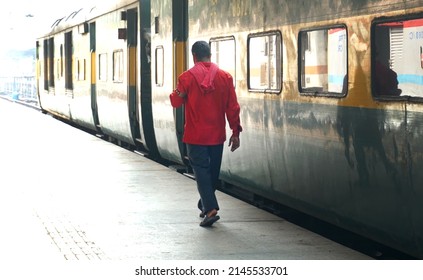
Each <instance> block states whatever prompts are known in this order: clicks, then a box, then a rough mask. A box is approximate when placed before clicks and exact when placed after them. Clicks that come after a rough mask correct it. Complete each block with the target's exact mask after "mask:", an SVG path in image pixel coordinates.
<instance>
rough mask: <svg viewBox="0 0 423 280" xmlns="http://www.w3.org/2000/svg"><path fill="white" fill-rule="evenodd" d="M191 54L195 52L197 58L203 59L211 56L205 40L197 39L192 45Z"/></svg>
mask: <svg viewBox="0 0 423 280" xmlns="http://www.w3.org/2000/svg"><path fill="white" fill-rule="evenodd" d="M191 52H192V54H195V56H196V57H197V59H203V58H206V57H210V56H211V51H210V46H209V44H208V43H207V42H206V41H197V42H195V43H194V45H192V48H191Z"/></svg>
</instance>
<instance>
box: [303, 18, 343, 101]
mask: <svg viewBox="0 0 423 280" xmlns="http://www.w3.org/2000/svg"><path fill="white" fill-rule="evenodd" d="M339 28H342V29H344V30H345V41H344V46H345V47H346V50H344V52H345V56H346V58H345V72H346V73H345V75H344V79H343V87H342V90H341V92H334V91H329V89H328V90H327V91H323V90H322V91H320V92H319V91H316V90H313V89H314V88H315V87H314V88H311V89H308V90H307V88H305V87H303V68H304V67H305V64H304V61H305V59H304V60H303V47H302V40H304V39H305V37H306V39H307V43H306V50H308V51H312V50H314V48H313V47H312V44H311V42H310V36H303V34H307V32H313V31H322V30H326V31H327V32H329V30H335V29H339ZM328 40H329V38H328ZM297 44H298V45H297V46H298V47H297V49H298V53H297V55H298V57H297V61H298V64H297V67H298V91H299V94H300V95H301V96H316V97H327V98H344V97H346V96H347V95H348V76H349V67H348V65H349V55H348V47H349V46H348V27H347V25H346V24H343V23H340V24H333V25H325V26H316V27H309V28H304V29H300V31H299V32H298V42H297ZM328 45H329V42H328V44H327V46H328ZM329 55H330V54H329V52H327V56H328V57H329ZM304 56H305V55H304ZM327 67H328V65H327ZM328 68H329V67H328ZM327 71H328V73H327V75H328V78H327V80H328V81H329V80H330V78H329V69H328V70H327ZM304 75H305V73H304Z"/></svg>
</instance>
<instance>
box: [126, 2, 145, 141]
mask: <svg viewBox="0 0 423 280" xmlns="http://www.w3.org/2000/svg"><path fill="white" fill-rule="evenodd" d="M126 20H127V47H128V60H127V62H128V113H129V122H130V127H131V133H132V137H133V139H135V140H136V141H135V144H136V145H137V146H138V145H141V144H143V143H144V141H143V138H142V137H141V132H140V126H139V122H138V115H137V113H138V110H137V107H138V106H137V92H138V84H137V68H138V63H137V61H138V59H137V49H138V45H137V44H138V27H137V23H138V12H137V9H130V10H127V11H126Z"/></svg>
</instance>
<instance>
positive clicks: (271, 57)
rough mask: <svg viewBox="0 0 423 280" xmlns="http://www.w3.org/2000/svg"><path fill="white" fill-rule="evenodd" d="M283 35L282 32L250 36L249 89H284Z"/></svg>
mask: <svg viewBox="0 0 423 280" xmlns="http://www.w3.org/2000/svg"><path fill="white" fill-rule="evenodd" d="M281 53H282V36H281V34H280V32H267V33H258V34H250V35H249V36H248V70H247V71H248V89H249V90H251V91H260V92H263V91H264V92H275V93H279V92H281V90H282V54H281Z"/></svg>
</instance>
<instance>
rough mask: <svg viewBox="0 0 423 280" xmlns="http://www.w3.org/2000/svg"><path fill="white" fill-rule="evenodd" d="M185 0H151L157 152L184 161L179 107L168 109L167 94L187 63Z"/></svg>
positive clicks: (182, 120)
mask: <svg viewBox="0 0 423 280" xmlns="http://www.w3.org/2000/svg"><path fill="white" fill-rule="evenodd" d="M187 5H188V4H187V1H186V0H177V1H176V0H175V1H172V2H170V3H169V2H167V1H161V0H152V1H151V12H152V15H151V19H152V23H151V27H152V28H151V30H152V32H151V52H152V63H151V66H152V79H151V81H152V93H153V94H152V111H153V119H154V123H153V124H154V132H155V134H156V141H157V147H158V150H159V153H160V155H161V156H162V157H163V158H166V159H168V160H171V161H174V162H179V163H184V161H185V149H184V145H183V143H182V141H181V139H182V132H183V131H182V128H183V125H184V119H183V115H184V113H183V111H182V109H177V110H172V107H171V105H170V101H169V94H170V93H171V92H172V91H173V89H174V88H175V86H176V82H177V77H178V76H179V75H180V74H181V73H182V71H184V70H185V69H186V67H187V56H186V53H187V49H186V41H187Z"/></svg>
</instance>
